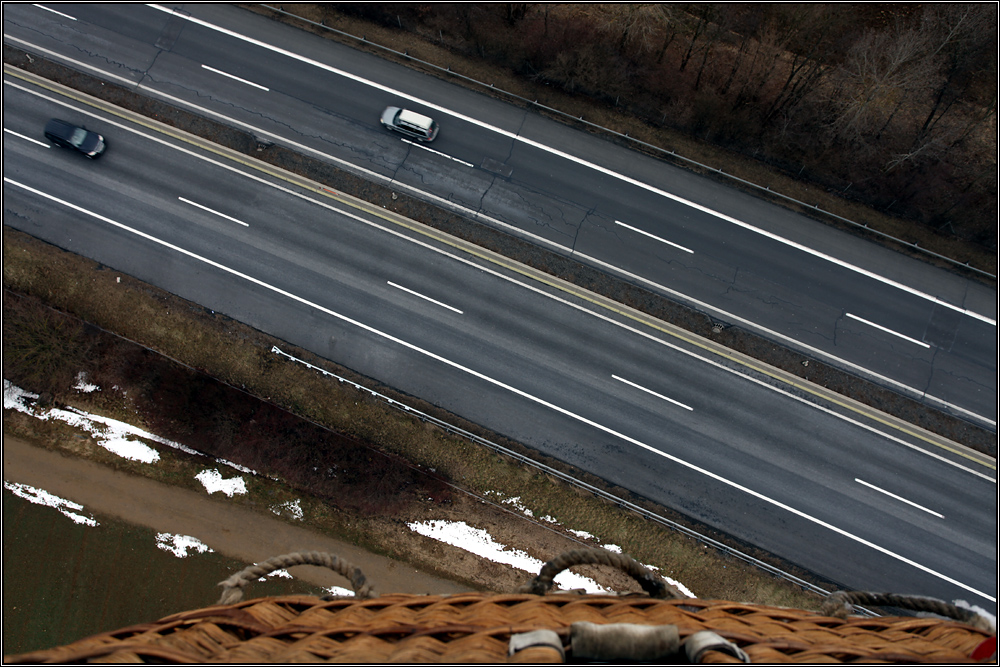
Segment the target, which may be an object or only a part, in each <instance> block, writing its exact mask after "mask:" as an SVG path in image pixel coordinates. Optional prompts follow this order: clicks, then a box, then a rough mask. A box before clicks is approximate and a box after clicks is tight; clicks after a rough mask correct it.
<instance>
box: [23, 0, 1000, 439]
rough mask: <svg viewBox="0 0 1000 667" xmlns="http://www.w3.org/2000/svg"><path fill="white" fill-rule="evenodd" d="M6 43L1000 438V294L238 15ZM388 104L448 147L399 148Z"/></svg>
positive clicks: (104, 27)
mask: <svg viewBox="0 0 1000 667" xmlns="http://www.w3.org/2000/svg"><path fill="white" fill-rule="evenodd" d="M4 32H5V41H6V42H7V43H9V44H12V45H14V46H18V47H19V48H24V49H26V50H28V51H32V52H35V53H41V54H44V55H46V56H48V57H52V58H54V59H55V60H57V61H61V62H65V63H68V64H71V65H72V66H74V67H77V68H79V69H83V70H85V71H87V72H88V73H92V74H94V75H97V76H102V77H105V78H107V79H108V80H111V81H115V82H119V83H126V84H128V85H132V86H137V87H138V89H139V90H140V91H141V92H143V93H144V94H149V95H154V96H158V97H161V98H162V99H165V100H168V101H170V102H171V103H175V104H178V105H181V106H183V107H185V108H188V109H190V110H194V111H196V112H198V113H203V114H205V115H211V116H212V117H214V118H216V119H218V120H222V121H223V122H227V123H230V124H233V125H236V126H239V127H242V128H244V129H250V130H251V131H253V132H254V133H255V134H257V136H260V137H261V138H265V139H268V140H271V141H274V142H277V143H280V144H282V145H285V146H289V147H292V148H294V149H296V150H300V151H303V152H306V153H309V154H311V155H314V156H319V157H321V158H323V159H327V160H330V161H332V162H334V163H336V164H338V166H341V167H343V168H346V169H349V170H352V171H355V172H356V173H360V174H362V175H365V176H366V177H370V178H373V179H377V180H382V181H383V182H387V183H391V184H392V185H393V187H397V188H399V189H401V190H402V191H405V192H407V193H410V194H416V195H418V196H421V197H423V198H425V199H427V200H428V201H432V202H434V203H437V204H439V205H442V206H446V207H450V208H452V209H453V210H457V211H459V212H462V213H464V214H466V215H469V216H470V217H473V218H475V219H478V220H479V221H481V222H484V223H486V224H490V225H492V226H495V227H498V228H500V229H504V230H507V231H510V232H511V233H515V234H518V235H520V236H522V237H523V238H526V239H528V240H531V241H533V242H535V243H538V244H540V245H543V246H545V247H547V248H550V249H553V250H556V251H557V252H561V253H563V254H566V255H570V256H573V257H574V258H575V259H577V260H579V261H581V262H584V263H587V264H590V265H592V266H596V267H599V268H601V269H603V270H606V271H609V272H611V273H613V274H615V275H618V276H621V277H625V278H627V279H629V280H632V281H634V282H636V283H638V284H641V285H643V286H645V287H648V288H651V289H653V290H655V291H658V292H660V293H662V294H665V295H668V296H670V297H671V298H674V299H677V300H679V301H682V302H684V303H687V304H689V305H693V306H694V307H696V308H698V309H699V310H701V311H703V312H707V313H709V314H711V315H712V316H713V318H715V319H717V320H719V321H722V322H726V323H730V324H736V325H739V326H741V327H744V328H747V329H749V330H751V331H754V332H756V333H759V334H762V335H764V336H767V337H769V338H771V339H773V340H775V341H777V342H779V343H781V344H782V345H787V346H789V347H792V348H794V349H798V350H801V351H803V352H804V353H806V354H808V355H809V356H812V357H814V358H819V359H821V360H823V361H827V362H829V363H833V364H835V365H838V366H840V367H842V368H845V369H847V370H849V371H851V372H853V373H856V374H858V375H861V376H863V377H866V378H869V379H873V380H875V381H876V382H879V383H881V384H883V385H884V386H887V387H890V388H892V389H894V390H896V391H900V392H902V393H904V394H906V395H909V396H913V397H915V398H918V399H920V400H923V401H925V402H926V403H927V404H928V405H931V406H933V407H936V408H940V407H944V408H945V409H946V410H947V411H950V412H952V413H953V414H956V415H959V416H961V417H963V418H965V419H969V420H970V421H972V422H974V423H976V424H978V425H980V426H984V427H986V428H989V429H991V430H993V431H995V430H996V414H997V407H996V406H997V392H996V378H997V365H996V357H997V331H996V308H997V299H996V290H995V288H989V287H986V286H983V285H981V284H978V283H975V282H972V281H968V280H964V279H962V278H959V277H957V276H955V275H953V274H950V273H948V272H946V271H942V270H939V269H935V268H932V267H929V266H927V265H926V264H924V263H922V262H920V261H917V260H914V259H911V258H906V257H903V256H901V255H899V254H897V253H893V252H891V251H888V250H885V249H883V248H879V247H877V246H874V245H873V244H870V243H868V242H864V241H861V240H858V239H855V238H852V237H850V236H848V235H845V234H843V233H840V232H838V231H836V230H833V229H830V228H827V227H824V226H823V225H820V224H817V223H815V222H812V221H809V220H807V219H805V218H803V217H802V216H799V215H796V214H793V213H790V212H788V211H786V210H783V209H781V208H779V207H776V206H774V205H771V204H768V203H765V202H762V201H760V200H757V199H755V198H753V197H750V196H748V195H745V194H742V193H739V192H737V191H735V190H732V189H729V188H725V187H723V186H720V185H719V184H718V183H715V182H712V181H709V180H707V179H704V178H702V177H698V176H696V175H693V174H690V173H688V172H685V171H683V170H680V169H675V168H672V167H669V166H667V165H665V164H663V163H662V162H660V161H657V160H654V159H652V158H648V157H645V156H642V155H639V154H636V153H635V152H632V151H629V150H627V149H625V148H622V147H619V146H615V145H613V144H611V143H609V142H607V141H603V140H601V139H599V138H596V137H593V136H590V135H588V134H586V133H583V132H579V131H576V130H574V129H571V128H568V127H565V126H563V125H560V124H559V123H556V122H554V121H550V120H548V119H545V118H543V117H542V116H540V115H537V114H534V113H530V112H525V111H524V110H521V109H518V108H515V107H513V106H510V105H506V104H503V103H501V102H499V101H497V100H494V99H491V98H489V97H486V96H484V95H480V94H477V93H474V92H469V91H467V90H464V89H461V88H459V87H457V86H455V85H452V84H450V83H447V82H444V81H441V80H438V79H435V78H432V77H428V76H424V75H420V74H417V73H414V72H412V71H410V70H407V69H406V68H402V67H400V66H397V65H394V64H392V63H388V62H386V61H384V60H381V59H379V58H376V57H374V56H370V55H367V54H364V53H360V52H358V51H355V50H353V49H350V48H348V47H344V46H341V45H338V44H334V43H331V42H328V41H325V40H322V39H320V38H318V37H316V36H313V35H309V34H306V33H303V32H301V31H298V30H295V29H292V28H290V27H287V26H284V25H280V24H277V23H275V22H272V21H268V20H266V19H264V18H262V17H259V16H256V15H254V14H252V13H249V12H245V11H243V10H240V9H237V8H235V7H232V6H226V5H191V6H184V7H183V8H182V10H181V11H180V12H178V13H174V12H172V10H168V9H167V8H166V6H159V5H148V6H147V5H128V4H126V5H117V4H116V5H112V4H107V5H102V4H91V5H58V7H55V6H54V7H52V8H50V9H45V8H44V6H35V5H13V6H8V7H6V8H5V12H4ZM388 104H405V105H407V106H410V107H413V108H414V109H415V110H417V111H420V112H423V113H427V114H429V115H431V116H434V117H436V118H437V119H438V120H439V122H440V123H441V126H442V131H441V136H440V138H439V139H438V140H437V141H436V142H435V143H434V144H433V145H431V146H419V145H415V144H412V143H409V142H406V141H403V140H401V139H400V138H399V137H398V136H395V135H389V134H388V133H386V132H385V131H384V130H383V129H382V128H381V127H380V126H379V124H378V115H379V112H380V111H381V109H382V108H383V107H385V106H386V105H388Z"/></svg>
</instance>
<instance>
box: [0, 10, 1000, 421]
mask: <svg viewBox="0 0 1000 667" xmlns="http://www.w3.org/2000/svg"><path fill="white" fill-rule="evenodd" d="M163 11H166V10H163ZM4 38H5V39H13V40H15V41H18V42H21V43H22V44H27V45H29V46H31V47H32V48H34V49H37V50H41V51H43V52H45V53H48V54H50V55H51V56H53V57H56V58H59V59H61V60H68V61H70V62H73V63H76V64H78V65H80V66H83V67H86V68H88V69H92V70H94V71H96V72H99V73H101V74H103V75H105V76H109V77H113V78H116V79H120V80H122V81H125V82H126V83H129V84H131V85H136V84H135V82H133V81H129V80H128V79H124V78H123V77H118V76H116V75H114V74H110V73H107V72H104V71H103V70H100V69H98V68H96V67H92V66H90V65H87V64H86V63H81V62H79V61H76V60H73V59H72V58H67V57H65V56H63V55H61V54H58V53H55V52H54V51H49V50H47V49H44V48H42V47H40V46H36V45H34V44H31V43H30V42H26V41H24V40H21V39H18V38H16V37H11V36H9V35H6V34H5V35H4ZM4 83H7V84H8V85H12V86H15V87H16V88H19V89H21V90H27V89H26V88H23V87H21V86H18V85H16V84H14V83H11V82H8V81H5V82H4ZM143 88H144V89H145V90H148V91H150V92H151V93H153V94H156V95H159V96H161V97H163V98H165V99H169V100H171V101H173V102H176V103H179V104H181V105H182V106H187V107H190V108H193V109H197V110H199V111H200V112H203V113H207V114H209V115H212V116H216V117H219V118H224V119H226V120H227V121H229V122H233V123H236V124H238V125H241V126H243V127H246V128H248V129H250V130H251V131H253V132H254V133H255V134H257V135H259V136H271V137H273V138H275V139H277V140H280V141H282V142H284V143H285V144H286V145H289V146H294V147H296V148H298V149H301V150H305V151H307V152H309V153H313V154H315V155H319V156H321V157H322V158H324V159H327V160H331V161H333V162H336V163H338V164H342V165H344V166H345V167H346V168H348V169H353V170H355V171H359V172H361V173H364V174H367V175H369V176H371V177H373V178H376V179H379V180H382V181H385V182H388V183H393V184H395V185H396V186H397V187H400V188H403V189H406V190H410V191H412V192H415V193H416V194H417V195H418V196H425V197H429V198H431V199H433V200H435V201H439V202H441V204H442V205H444V206H446V207H449V208H457V209H459V210H462V211H464V212H465V213H466V214H468V215H471V216H473V217H475V218H479V219H481V220H486V221H488V222H489V223H490V224H494V225H497V226H500V227H503V228H506V229H509V230H511V232H512V233H516V234H518V235H521V236H526V237H528V238H531V239H534V240H535V241H537V242H539V243H543V244H546V245H549V246H552V247H554V248H556V249H558V250H560V251H563V252H566V253H567V254H569V255H576V256H578V257H582V258H584V259H586V260H588V261H591V262H594V263H596V264H599V265H601V266H604V267H606V268H608V269H611V270H612V271H616V272H618V273H620V274H622V275H625V276H628V277H630V278H633V279H635V280H639V281H642V282H644V283H646V284H648V285H651V286H653V287H655V288H656V289H659V290H662V291H664V292H665V293H667V294H672V295H674V296H676V297H678V298H680V299H683V300H686V301H688V302H689V303H694V304H697V305H699V306H701V307H703V308H706V309H708V310H711V311H714V312H716V313H718V314H720V315H721V316H723V317H724V318H727V319H731V320H734V321H739V322H743V323H744V324H746V325H747V326H750V327H753V328H755V329H757V330H758V331H763V332H765V333H767V334H769V335H772V336H775V337H777V338H779V339H781V340H784V341H787V342H788V343H790V344H792V345H794V346H796V347H799V348H800V349H804V350H807V351H809V352H811V353H813V354H816V355H817V356H822V357H824V358H826V359H830V360H832V361H834V362H835V363H838V364H842V365H844V366H847V367H848V368H853V369H855V370H857V371H858V372H861V373H864V374H865V375H868V376H869V377H872V378H875V379H877V380H879V381H881V382H885V383H888V384H891V385H894V386H896V387H899V388H900V389H902V390H904V391H907V392H909V393H911V394H912V395H913V396H917V397H922V398H926V399H928V400H930V401H933V402H935V403H937V404H938V405H940V406H943V407H945V408H947V409H949V410H954V411H956V412H960V413H962V414H964V415H968V416H969V417H971V418H973V419H975V420H977V421H980V422H983V423H985V424H988V425H990V426H993V427H995V426H996V425H997V422H996V421H995V420H993V419H990V418H988V417H986V416H983V415H980V414H978V413H976V412H973V411H972V410H968V409H966V408H963V407H961V406H959V405H955V404H954V403H950V402H948V401H945V400H944V399H941V398H938V397H936V396H933V395H931V394H928V393H926V392H924V391H921V390H919V389H916V388H914V387H910V386H909V385H906V384H903V383H902V382H899V381H898V380H894V379H892V378H890V377H886V376H884V375H880V374H878V373H875V372H874V371H872V370H869V369H867V368H865V367H863V366H859V365H857V364H854V363H852V362H850V361H847V360H846V359H841V358H840V357H837V356H834V355H832V354H830V353H828V352H825V351H823V350H820V349H818V348H814V347H812V346H810V345H807V344H805V343H802V342H800V341H797V340H795V339H794V338H790V337H788V336H785V335H784V334H781V333H778V332H776V331H772V330H770V329H767V328H766V327H763V326H761V325H759V324H757V323H755V322H751V321H749V320H746V319H744V318H742V317H739V316H738V315H734V314H732V313H727V312H726V311H724V310H721V309H719V308H716V307H715V306H712V305H710V304H707V303H704V302H702V301H699V300H697V299H695V298H693V297H689V296H687V295H684V294H682V293H680V292H677V291H676V290H672V289H670V288H668V287H664V286H663V285H660V284H658V283H656V282H654V281H652V280H649V279H648V278H644V277H642V276H639V275H637V274H634V273H630V272H629V271H626V270H625V269H622V268H619V267H616V266H614V265H613V264H609V263H607V262H604V261H602V260H599V259H597V258H595V257H590V256H588V255H585V254H584V253H581V252H579V251H577V250H573V249H571V248H568V247H566V246H563V245H561V244H559V243H556V242H554V241H550V240H549V239H546V238H544V237H541V236H538V235H536V234H532V233H531V232H528V231H525V230H523V229H520V228H519V227H515V226H514V225H510V224H508V223H505V222H501V221H500V220H496V219H494V218H490V217H489V216H486V215H483V214H482V213H479V212H478V211H474V210H472V209H468V208H465V207H463V206H460V205H458V204H455V203H454V202H451V201H448V200H446V199H443V198H441V197H438V196H436V195H433V194H430V193H426V192H423V191H421V190H418V189H417V188H415V187H412V186H410V185H407V184H405V183H401V182H397V181H395V180H394V179H392V178H390V177H386V176H383V175H381V174H378V173H376V172H372V171H370V170H367V169H364V168H363V167H358V166H356V165H353V164H351V163H350V162H347V161H345V160H341V159H340V158H337V157H334V156H331V155H327V154H326V153H323V152H321V151H318V150H316V149H314V148H312V147H310V146H306V145H304V144H299V143H296V142H294V141H291V140H289V139H285V138H284V137H281V136H278V135H275V134H272V133H269V132H267V131H266V130H263V129H260V128H257V127H255V126H253V125H250V124H248V123H244V122H242V121H240V120H237V119H232V118H229V117H228V116H225V115H223V114H220V113H217V112H215V111H212V110H211V109H206V108H204V107H200V106H198V105H196V104H191V103H190V102H187V101H186V100H182V99H180V98H176V97H173V96H172V95H168V94H167V93H163V92H160V91H157V90H155V89H153V88H150V87H148V86H143ZM29 92H32V93H33V94H37V93H34V92H33V91H29ZM46 99H49V98H46ZM95 117H96V116H95ZM987 321H990V320H987ZM994 324H995V322H994Z"/></svg>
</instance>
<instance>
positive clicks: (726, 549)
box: [271, 346, 877, 616]
mask: <svg viewBox="0 0 1000 667" xmlns="http://www.w3.org/2000/svg"><path fill="white" fill-rule="evenodd" d="M271 351H272V352H273V353H275V354H278V355H281V356H283V357H286V358H287V359H290V360H292V361H295V362H297V363H300V364H303V365H304V366H306V367H308V368H310V369H312V370H314V371H318V372H319V373H322V374H323V375H325V376H327V377H331V378H335V379H336V380H337V381H339V382H341V383H347V384H349V385H350V386H352V387H354V388H355V389H357V390H358V391H362V392H365V393H367V394H370V395H371V396H372V397H374V398H377V399H379V400H382V401H384V402H385V403H387V404H388V405H389V406H391V407H393V408H395V409H397V410H400V411H402V412H405V413H407V414H410V415H413V416H414V417H416V418H417V419H419V420H421V421H423V422H428V423H431V424H434V425H435V426H437V427H438V428H441V429H442V430H444V431H446V432H448V433H451V434H453V435H457V436H459V437H461V438H465V439H467V440H469V441H470V442H472V443H474V444H477V445H481V446H483V447H487V448H488V449H490V450H492V451H494V452H496V453H497V454H501V455H503V456H507V457H509V458H511V459H514V460H515V461H517V462H519V463H523V464H524V465H528V466H531V467H532V468H535V469H536V470H539V471H540V472H543V473H545V474H546V475H550V476H552V477H554V478H556V479H558V480H560V481H563V482H565V483H567V484H571V485H573V486H575V487H577V488H579V489H583V490H585V491H589V492H590V493H592V494H593V495H595V496H597V497H598V498H603V499H604V500H607V501H609V502H612V503H614V504H615V505H617V506H618V507H619V508H621V509H626V510H630V511H632V512H635V513H636V514H638V515H639V516H641V517H642V518H643V519H646V520H647V521H653V522H654V523H658V524H660V525H661V526H664V527H666V528H669V529H671V530H674V531H676V532H678V533H681V534H682V535H685V536H687V537H690V538H692V539H695V540H698V541H699V542H701V543H702V544H705V545H707V546H710V547H712V548H714V549H716V550H718V551H720V552H722V553H724V554H726V555H727V556H729V557H731V558H735V559H737V560H741V561H743V562H744V563H747V564H748V565H751V566H753V567H756V568H758V569H760V570H762V571H764V572H767V573H768V574H770V575H772V576H774V577H778V578H779V579H784V580H785V581H788V582H790V583H793V584H795V585H797V586H800V587H802V589H804V590H808V591H812V592H813V593H817V594H818V595H822V596H824V597H828V596H829V595H830V591H827V590H825V589H823V588H821V587H819V586H817V585H815V584H813V583H811V582H809V581H806V580H805V579H802V578H800V577H796V576H795V575H793V574H791V573H789V572H785V571H784V570H782V569H780V568H777V567H775V566H773V565H771V564H770V563H766V562H764V561H762V560H760V559H757V558H754V557H753V556H750V555H749V554H745V553H743V552H742V551H739V550H738V549H734V548H732V547H730V546H729V545H727V544H723V543H722V542H719V541H718V540H714V539H712V538H711V537H708V536H707V535H703V534H701V533H699V532H698V531H695V530H692V529H691V528H688V527H687V526H685V525H683V524H680V523H677V522H676V521H672V520H670V519H668V518H666V517H664V516H660V515H659V514H656V513H655V512H652V511H650V510H648V509H646V508H644V507H640V506H639V505H636V504H635V503H631V502H629V501H627V500H625V499H624V498H620V497H618V496H616V495H614V494H612V493H609V492H607V491H605V490H603V489H600V488H598V487H596V486H593V485H592V484H588V483H586V482H584V481H583V480H579V479H577V478H575V477H573V476H572V475H569V474H567V473H564V472H562V471H561V470H556V469H555V468H552V467H550V466H547V465H545V464H544V463H539V462H538V461H535V460H534V459H532V458H530V457H528V456H525V455H523V454H520V453H518V452H515V451H513V450H512V449H508V448H507V447H504V446H503V445H499V444H497V443H495V442H492V441H490V440H487V439H486V438H483V437H481V436H478V435H476V434H475V433H470V432H469V431H466V430H465V429H462V428H459V427H457V426H455V425H453V424H449V423H448V422H446V421H443V420H441V419H438V418H437V417H434V416H432V415H429V414H427V413H425V412H421V411H420V410H417V409H415V408H411V407H410V406H408V405H406V404H405V403H401V402H399V401H397V400H395V399H393V398H391V397H389V396H386V395H385V394H381V393H379V392H377V391H375V390H373V389H369V388H368V387H365V386H364V385H361V384H358V383H357V382H353V381H351V380H348V379H347V378H345V377H341V376H340V375H337V374H336V373H331V372H330V371H328V370H326V369H324V368H320V367H319V366H316V365H314V364H311V363H309V362H308V361H305V360H303V359H299V358H298V357H295V356H292V355H291V354H288V353H287V352H283V351H282V350H281V349H279V348H278V347H277V346H272V347H271ZM858 610H859V611H861V612H862V613H866V614H868V615H872V616H876V615H877V614H875V613H874V612H871V611H869V610H866V609H862V608H860V607H859V608H858Z"/></svg>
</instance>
